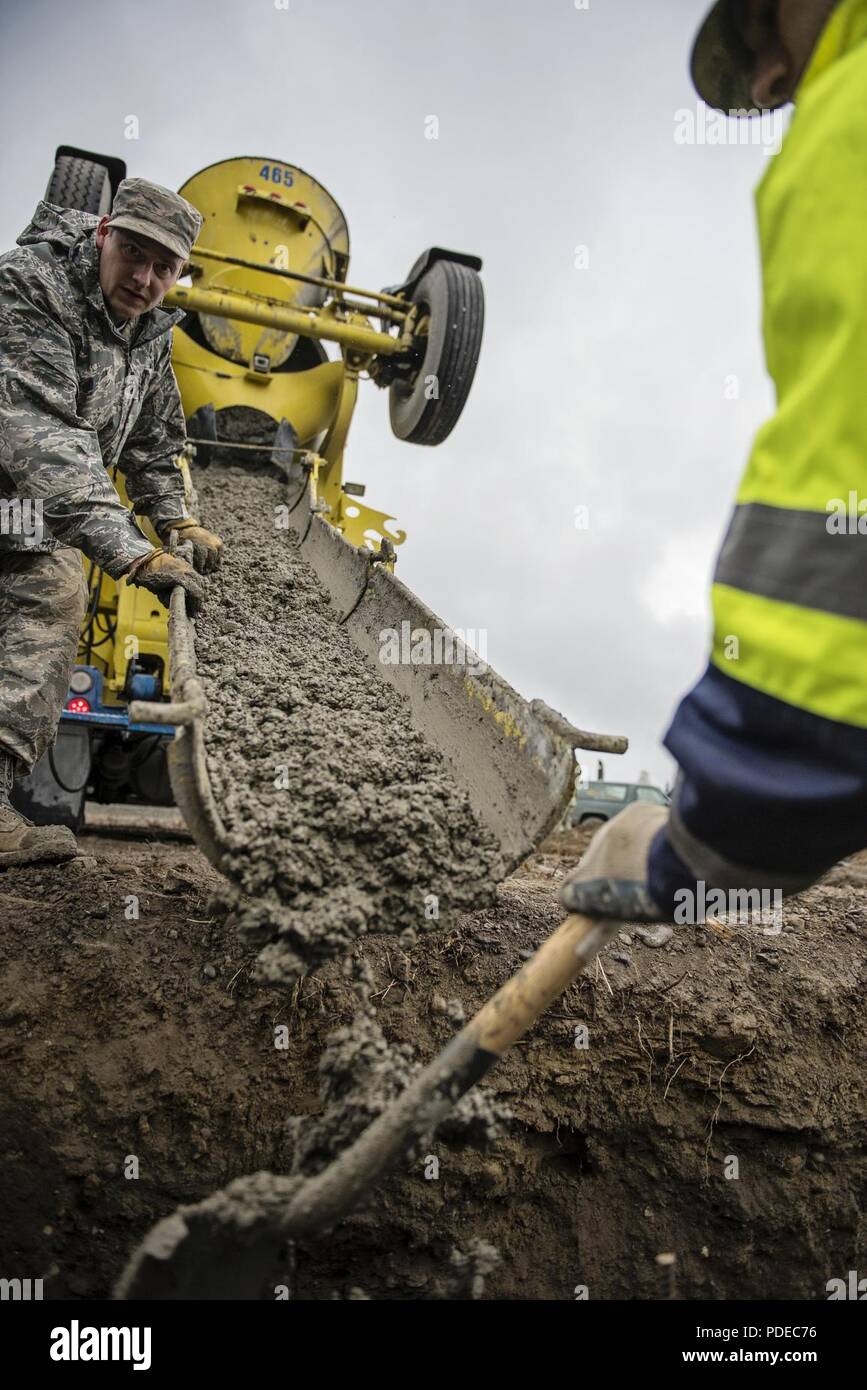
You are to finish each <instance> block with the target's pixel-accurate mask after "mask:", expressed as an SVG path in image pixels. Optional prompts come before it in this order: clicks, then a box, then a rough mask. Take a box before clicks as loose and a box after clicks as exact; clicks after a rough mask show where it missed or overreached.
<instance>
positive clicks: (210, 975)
mask: <svg viewBox="0 0 867 1390" xmlns="http://www.w3.org/2000/svg"><path fill="white" fill-rule="evenodd" d="M202 974H203V975H204V976H205V979H207V980H215V979H216V978H217V972H216V970H215V969H214V967H213V966H212V965H203V966H202Z"/></svg>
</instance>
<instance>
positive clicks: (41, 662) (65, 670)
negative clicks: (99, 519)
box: [0, 546, 87, 772]
mask: <svg viewBox="0 0 867 1390" xmlns="http://www.w3.org/2000/svg"><path fill="white" fill-rule="evenodd" d="M86 605H87V587H86V585H85V582H84V571H83V569H82V565H81V554H80V552H79V551H78V550H73V549H72V548H71V547H70V546H60V547H58V549H57V550H53V551H52V552H51V553H50V554H47V555H45V554H25V553H23V552H21V551H0V748H2V749H3V751H4V752H6V753H13V754H14V755H15V757H16V758H18V759H19V760H20V762H21V763H22V764H23V767H22V768H20V769H19V771H22V772H30V771H31V769H32V768H33V765H34V764H35V763H36V762H37V761H38V760H39V758H41V756H42V754H43V753H44V752H45V750H46V748H48V747H49V746H50V745H51V744H52V743H53V742H54V738H55V734H56V732H57V724H58V721H59V719H60V712H61V710H62V709H63V705H64V703H65V700H66V692H67V688H68V686H69V676H70V672H71V670H72V667H73V666H74V664H75V655H76V650H77V648H78V635H79V630H80V628H81V623H82V619H83V618H84V612H85V608H86Z"/></svg>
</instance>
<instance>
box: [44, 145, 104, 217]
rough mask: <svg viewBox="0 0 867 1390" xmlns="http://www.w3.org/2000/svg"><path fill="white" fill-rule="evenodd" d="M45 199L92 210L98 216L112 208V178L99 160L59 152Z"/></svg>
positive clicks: (80, 209)
mask: <svg viewBox="0 0 867 1390" xmlns="http://www.w3.org/2000/svg"><path fill="white" fill-rule="evenodd" d="M45 201H46V203H53V204H54V206H55V207H58V208H75V209H76V210H77V211H78V212H93V213H96V214H97V216H98V217H102V216H104V215H105V214H106V213H108V212H110V211H111V179H110V178H109V175H108V170H107V169H106V168H104V167H103V165H102V164H94V163H93V162H92V161H91V160H89V159H74V158H73V157H72V156H71V155H68V154H62V155H60V157H59V158H58V159H57V160H55V163H54V173H53V174H52V175H51V178H50V179H49V180H48V187H47V188H46V190H45Z"/></svg>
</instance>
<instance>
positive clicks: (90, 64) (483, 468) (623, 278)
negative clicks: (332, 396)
mask: <svg viewBox="0 0 867 1390" xmlns="http://www.w3.org/2000/svg"><path fill="white" fill-rule="evenodd" d="M277 3H278V4H281V5H282V3H283V0H277ZM708 5H709V0H656V3H648V0H588V3H586V4H584V3H581V0H577V3H576V0H471V2H469V0H367V3H358V0H288V8H277V7H276V5H275V0H208V2H207V3H206V0H185V3H182V4H177V3H176V2H175V0H172V3H169V0H147V3H145V4H139V3H133V2H132V0H110V3H109V0H76V3H74V4H69V3H61V2H60V0H26V3H24V2H23V0H22V3H10V0H3V4H2V29H3V32H2V53H3V55H4V56H3V59H2V66H3V81H2V83H0V118H2V125H3V129H4V130H5V131H6V132H7V138H6V140H4V142H3V146H2V151H0V178H2V186H3V189H4V198H3V204H2V211H0V245H2V248H3V249H7V248H8V247H10V246H11V245H12V244H13V243H14V241H15V237H16V236H17V235H18V233H19V231H20V230H21V229H22V228H23V227H24V226H25V224H26V223H27V221H28V220H29V218H30V216H31V214H32V211H33V209H34V207H35V204H36V202H37V201H38V200H39V198H40V197H41V196H42V195H43V193H44V191H45V185H46V182H47V179H48V176H49V174H50V172H51V167H52V162H53V156H54V150H55V147H56V146H57V145H59V144H74V145H78V146H80V147H82V148H84V149H92V150H98V151H101V152H104V153H106V154H113V155H119V156H121V157H123V158H124V159H125V160H126V162H127V166H128V172H129V173H131V174H137V175H140V176H142V177H144V178H149V179H153V180H155V181H156V182H158V183H163V184H166V185H168V186H169V187H172V188H177V187H179V186H180V185H181V184H182V183H183V182H184V181H185V180H186V179H187V178H188V177H189V176H190V175H191V174H193V173H194V172H195V171H196V170H197V169H200V168H202V167H203V166H204V165H207V164H210V163H212V162H214V161H216V160H219V159H225V158H228V157H230V156H233V155H261V156H263V157H268V158H272V159H276V160H280V161H283V162H286V163H290V164H295V165H298V166H300V167H301V168H303V169H305V170H306V171H307V172H309V173H311V174H313V175H314V176H315V177H316V178H318V179H319V180H320V181H321V182H322V183H324V184H325V186H326V187H327V188H328V189H329V191H330V192H331V193H332V194H333V195H334V196H335V197H336V199H337V200H338V202H339V203H340V204H341V206H342V207H343V210H344V212H345V214H346V217H347V220H348V222H349V229H350V236H351V241H352V263H351V269H350V276H349V278H350V280H351V281H352V282H354V283H356V284H361V285H364V286H367V287H368V288H371V289H376V288H378V287H379V286H381V285H385V284H394V283H396V282H397V281H399V280H400V279H402V278H403V276H404V275H405V273H406V272H407V271H408V269H409V267H410V265H411V264H412V262H413V261H414V260H415V259H416V257H417V256H418V254H419V253H420V252H421V251H422V250H423V249H424V248H425V247H426V246H429V245H433V244H438V245H442V246H448V247H453V248H456V249H459V250H464V251H472V252H475V253H477V254H478V255H480V256H481V257H482V258H483V260H484V269H483V272H482V273H483V278H484V284H485V293H486V309H487V318H486V327H485V338H484V343H483V346H482V356H481V361H480V365H479V370H478V373H477V376H476V380H475V384H474V386H473V389H472V392H471V394H470V398H469V401H468V403H467V407H466V409H465V412H464V415H463V417H462V418H461V420H460V422H459V424H458V426H457V427H456V429H455V431H454V433H453V434H452V435H451V437H450V438H449V439H448V440H447V441H446V442H445V443H444V444H443V445H441V446H439V447H438V448H435V449H426V448H419V447H418V446H412V445H407V444H402V443H400V442H399V441H397V440H396V439H394V438H393V436H392V435H391V431H390V427H389V423H388V400H387V396H386V394H385V393H383V392H380V391H379V390H377V388H376V387H374V386H373V385H372V384H370V383H363V384H362V391H361V393H360V401H359V406H358V409H357V412H356V416H355V422H354V425H353V430H352V433H351V435H350V442H349V448H348V452H347V466H346V476H347V477H349V478H351V479H353V480H358V481H364V482H365V483H366V484H367V497H366V500H367V501H368V502H369V503H370V504H371V505H372V506H374V507H377V508H380V509H382V510H386V511H388V512H390V513H391V514H393V515H394V516H395V517H396V518H397V524H398V525H399V526H401V527H402V528H404V529H406V530H407V531H408V533H409V538H408V540H407V543H406V545H405V546H404V547H403V548H402V550H401V551H400V553H399V563H398V570H397V572H398V574H399V576H400V577H401V578H402V579H403V581H404V582H405V583H407V584H408V585H409V586H410V587H411V588H413V589H415V590H416V591H417V592H418V593H419V594H420V595H421V596H422V597H423V598H424V599H425V601H426V602H427V603H428V604H429V605H430V607H432V608H433V609H434V610H435V611H436V612H437V613H439V614H440V615H441V616H442V617H443V618H444V619H445V620H446V621H447V622H449V623H450V624H451V625H452V626H456V627H464V628H474V629H479V628H482V629H485V630H486V634H487V659H488V661H489V662H490V663H491V664H492V665H493V666H494V667H495V668H496V669H497V670H498V671H499V672H500V673H501V674H502V675H503V676H504V677H505V678H506V679H507V680H508V681H510V682H511V684H512V685H514V686H515V687H516V688H517V689H518V690H519V691H520V692H521V693H522V694H523V695H526V696H527V697H533V696H541V697H542V698H543V699H545V700H547V701H548V703H549V704H551V705H554V706H555V707H557V708H558V709H560V710H562V711H563V713H565V714H566V715H567V716H568V717H569V718H571V719H572V720H573V721H574V722H576V723H578V724H579V725H581V726H582V727H585V728H590V729H596V730H599V731H603V732H608V733H625V734H627V735H628V736H629V739H630V744H631V748H630V752H629V753H628V754H627V755H626V756H625V757H623V758H609V759H607V761H606V773H607V774H608V775H609V776H615V775H616V776H618V777H622V776H626V777H637V776H638V774H639V772H640V771H641V770H642V769H646V770H648V771H649V772H650V774H651V776H652V777H653V778H654V780H659V781H665V780H666V779H667V778H669V776H670V775H671V772H672V767H673V765H672V763H671V760H670V759H669V757H668V755H667V754H666V753H665V750H664V749H663V748H662V746H661V739H662V736H663V734H664V732H665V728H666V726H667V723H668V721H669V719H670V717H671V715H672V713H673V711H674V708H675V706H676V704H677V701H678V700H679V698H680V697H681V695H682V694H684V693H685V691H686V690H687V689H688V688H689V686H690V685H691V684H692V683H693V681H694V680H695V679H696V678H697V677H698V675H699V674H700V672H701V670H702V669H703V667H704V664H705V661H706V655H707V646H708V637H709V605H708V586H709V579H710V573H711V570H712V565H713V560H714V556H715V552H716V549H717V547H718V545H719V541H720V539H721V536H722V533H723V531H724V529H725V525H726V522H727V518H728V514H729V511H730V508H731V504H732V500H733V497H734V492H735V489H736V486H737V481H738V478H739V475H740V472H741V470H742V468H743V466H744V464H745V461H746V457H747V454H748V450H749V446H750V441H751V438H752V436H753V434H754V433H755V430H756V428H757V427H758V425H759V424H760V423H761V421H762V420H763V419H764V418H765V417H766V416H767V414H768V413H769V411H770V409H771V405H772V396H771V390H770V385H769V382H768V380H767V377H766V373H765V370H764V367H763V359H762V353H761V341H760V312H761V311H760V291H759V266H758V250H757V244H756V236H755V228H754V207H753V196H752V193H753V189H754V187H755V185H756V183H757V182H758V180H759V179H760V177H761V176H762V174H763V172H764V170H765V169H766V168H767V162H768V158H769V154H768V152H767V143H768V142H767V141H766V142H765V145H764V146H763V145H762V144H760V143H756V144H746V143H744V134H741V135H740V143H734V142H735V140H736V138H738V137H737V130H738V127H737V125H735V126H733V127H731V130H732V135H731V142H730V143H728V144H720V143H713V144H711V143H708V142H707V139H706V138H705V139H704V140H702V139H701V136H702V126H701V125H700V123H699V117H698V115H697V99H696V98H695V96H694V94H693V92H692V88H691V86H690V84H689V79H688V73H687V60H688V54H689V49H690V45H691V42H692V37H693V34H694V31H695V29H696V27H697V25H698V23H699V21H700V19H701V17H702V15H703V13H704V11H705V10H706V9H707V8H708ZM684 111H691V112H692V117H691V118H690V119H689V120H687V118H686V117H685V116H684V115H683V114H680V115H678V113H679V112H680V113H683V112H684ZM130 115H135V116H137V117H138V123H139V138H138V139H137V140H128V139H126V138H125V136H124V131H125V128H128V127H125V122H126V118H127V117H128V116H130ZM432 115H433V116H436V117H437V119H438V124H439V137H438V139H436V140H432V139H428V138H426V135H425V131H426V121H427V118H428V117H430V116H432ZM691 123H694V128H695V134H696V138H695V139H694V140H693V141H692V143H683V142H682V140H683V136H684V133H685V132H686V134H687V135H688V134H689V129H690V124H691ZM427 128H429V124H428V126H427ZM676 132H679V133H680V137H681V140H680V142H679V141H678V140H677V139H676V138H675V136H676ZM13 133H14V134H13ZM580 247H586V248H587V252H586V257H585V256H584V255H583V254H582V253H581V252H578V253H577V254H576V248H580ZM584 259H589V264H587V265H586V266H582V262H583V260H584ZM365 387H366V389H365ZM578 508H587V509H588V511H587V520H588V525H587V526H586V528H583V527H580V526H576V517H577V519H578V521H579V522H580V521H581V520H582V514H581V513H580V512H576V509H578Z"/></svg>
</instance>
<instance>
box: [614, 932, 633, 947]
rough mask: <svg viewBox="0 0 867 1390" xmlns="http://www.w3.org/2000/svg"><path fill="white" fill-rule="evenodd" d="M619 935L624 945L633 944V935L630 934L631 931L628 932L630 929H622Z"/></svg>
mask: <svg viewBox="0 0 867 1390" xmlns="http://www.w3.org/2000/svg"><path fill="white" fill-rule="evenodd" d="M617 935H618V936H619V938H620V940H621V941H622V942H623V944H624V946H631V945H632V937H631V936H630V935H629V932H628V931H621V932H618V933H617Z"/></svg>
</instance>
